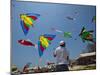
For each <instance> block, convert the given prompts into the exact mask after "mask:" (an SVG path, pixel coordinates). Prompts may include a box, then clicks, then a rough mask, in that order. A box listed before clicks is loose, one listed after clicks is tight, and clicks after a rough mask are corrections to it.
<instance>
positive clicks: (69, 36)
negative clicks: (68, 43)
mask: <svg viewBox="0 0 100 75" xmlns="http://www.w3.org/2000/svg"><path fill="white" fill-rule="evenodd" d="M51 29H52V30H53V31H56V32H59V33H63V36H64V37H66V38H72V36H71V33H70V32H63V31H61V30H58V29H55V28H51Z"/></svg>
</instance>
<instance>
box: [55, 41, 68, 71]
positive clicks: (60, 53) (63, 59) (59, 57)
mask: <svg viewBox="0 0 100 75" xmlns="http://www.w3.org/2000/svg"><path fill="white" fill-rule="evenodd" d="M54 57H55V58H56V69H55V70H56V72H57V71H58V72H59V71H69V68H68V63H69V52H68V51H67V48H66V43H65V42H64V41H60V46H59V47H57V48H56V50H55V51H54Z"/></svg>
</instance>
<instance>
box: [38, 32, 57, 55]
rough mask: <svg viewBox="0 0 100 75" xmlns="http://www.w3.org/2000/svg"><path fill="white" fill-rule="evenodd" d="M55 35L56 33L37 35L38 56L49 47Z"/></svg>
mask: <svg viewBox="0 0 100 75" xmlns="http://www.w3.org/2000/svg"><path fill="white" fill-rule="evenodd" d="M55 36H56V35H51V34H44V35H41V36H40V37H39V42H38V50H39V56H40V57H41V56H42V55H43V52H44V50H45V49H46V48H48V47H49V45H50V44H51V41H52V40H53V39H54V38H55Z"/></svg>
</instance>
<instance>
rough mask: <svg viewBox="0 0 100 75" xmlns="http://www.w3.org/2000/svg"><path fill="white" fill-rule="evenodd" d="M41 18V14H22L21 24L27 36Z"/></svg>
mask: <svg viewBox="0 0 100 75" xmlns="http://www.w3.org/2000/svg"><path fill="white" fill-rule="evenodd" d="M39 16H40V14H34V13H29V14H20V20H21V21H20V23H21V27H22V30H23V32H24V34H25V35H27V33H28V31H29V29H30V27H31V26H33V25H34V23H35V20H37V19H38V17H39Z"/></svg>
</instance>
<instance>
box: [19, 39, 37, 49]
mask: <svg viewBox="0 0 100 75" xmlns="http://www.w3.org/2000/svg"><path fill="white" fill-rule="evenodd" d="M18 43H20V44H21V45H23V46H34V47H35V48H36V47H37V45H36V44H33V43H32V42H31V41H30V40H24V39H22V40H18Z"/></svg>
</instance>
